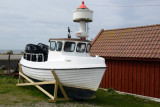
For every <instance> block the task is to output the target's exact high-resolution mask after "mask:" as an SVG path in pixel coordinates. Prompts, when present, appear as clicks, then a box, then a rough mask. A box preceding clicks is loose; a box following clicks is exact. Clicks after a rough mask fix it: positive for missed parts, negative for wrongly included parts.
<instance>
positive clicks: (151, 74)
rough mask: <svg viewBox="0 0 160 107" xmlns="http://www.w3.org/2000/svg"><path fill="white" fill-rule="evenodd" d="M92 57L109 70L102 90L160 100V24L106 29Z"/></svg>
mask: <svg viewBox="0 0 160 107" xmlns="http://www.w3.org/2000/svg"><path fill="white" fill-rule="evenodd" d="M90 53H91V55H92V56H94V55H99V56H101V57H104V58H105V60H106V65H107V66H108V68H107V69H106V71H105V74H104V76H103V79H102V81H101V84H100V87H101V88H106V89H107V88H113V89H114V90H117V91H122V92H127V93H133V94H138V95H144V96H150V97H155V98H160V24H158V25H150V26H141V27H132V28H122V29H113V30H103V29H102V30H101V31H100V32H99V34H98V35H97V36H96V38H95V39H94V41H93V43H92V48H91V52H90Z"/></svg>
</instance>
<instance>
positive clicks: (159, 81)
mask: <svg viewBox="0 0 160 107" xmlns="http://www.w3.org/2000/svg"><path fill="white" fill-rule="evenodd" d="M159 67H160V65H159V64H158V63H156V64H155V95H154V96H155V97H156V98H160V69H159Z"/></svg>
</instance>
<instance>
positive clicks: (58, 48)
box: [56, 41, 63, 51]
mask: <svg viewBox="0 0 160 107" xmlns="http://www.w3.org/2000/svg"><path fill="white" fill-rule="evenodd" d="M62 45H63V43H62V42H60V41H59V42H57V46H56V51H61V50H62Z"/></svg>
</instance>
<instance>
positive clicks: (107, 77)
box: [105, 61, 109, 89]
mask: <svg viewBox="0 0 160 107" xmlns="http://www.w3.org/2000/svg"><path fill="white" fill-rule="evenodd" d="M106 65H107V68H106V83H105V86H106V87H105V88H106V89H107V88H109V67H108V61H107V62H106Z"/></svg>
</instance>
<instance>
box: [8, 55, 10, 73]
mask: <svg viewBox="0 0 160 107" xmlns="http://www.w3.org/2000/svg"><path fill="white" fill-rule="evenodd" d="M8 73H10V54H9V55H8Z"/></svg>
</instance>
